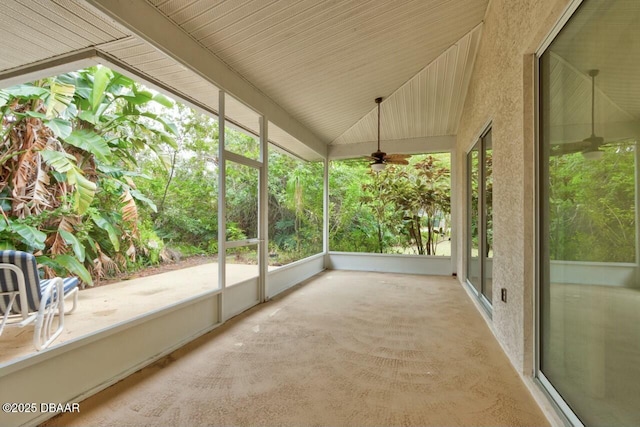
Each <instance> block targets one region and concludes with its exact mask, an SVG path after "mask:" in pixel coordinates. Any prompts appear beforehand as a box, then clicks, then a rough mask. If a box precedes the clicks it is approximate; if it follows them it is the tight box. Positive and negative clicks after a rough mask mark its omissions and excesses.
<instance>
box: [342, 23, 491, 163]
mask: <svg viewBox="0 0 640 427" xmlns="http://www.w3.org/2000/svg"><path fill="white" fill-rule="evenodd" d="M480 35H481V27H480V26H478V27H477V28H475V29H474V30H473V31H471V32H470V33H469V34H467V35H466V36H464V37H463V38H462V39H460V40H459V41H458V42H457V43H456V44H454V45H453V46H451V47H450V48H449V49H447V50H446V51H445V52H444V53H442V54H441V55H440V56H439V57H438V58H437V59H436V60H435V61H433V62H432V63H430V64H429V65H428V66H426V67H425V68H424V69H422V70H421V71H420V72H418V73H417V74H416V75H415V76H414V77H412V78H411V79H410V80H409V81H408V82H406V83H405V84H404V85H402V86H401V87H400V88H399V89H398V90H396V91H395V92H394V93H392V94H391V95H390V96H389V97H387V98H386V99H384V100H383V101H382V104H381V105H380V110H381V111H380V115H381V119H380V122H381V130H380V137H381V139H382V140H384V141H390V140H410V139H415V138H426V137H432V136H443V135H455V134H456V132H457V127H458V122H459V119H460V115H461V113H462V106H463V101H464V96H465V94H466V92H467V87H468V86H469V80H470V76H471V70H472V68H473V67H472V66H473V61H474V59H475V55H476V51H477V49H478V44H479V41H480ZM369 105H370V108H371V110H370V111H369V112H368V113H367V114H366V115H365V116H364V117H363V118H362V119H360V120H359V121H358V122H357V123H356V124H355V125H353V126H352V127H351V128H350V129H348V130H347V131H346V132H344V133H343V134H342V135H340V136H339V137H338V138H336V139H335V140H334V141H333V144H334V145H340V144H355V143H361V142H369V141H376V140H377V129H378V128H377V121H378V113H377V108H376V105H375V103H374V100H373V99H372V100H371V102H370V104H369ZM425 148H426V147H425ZM396 150H401V148H399V147H398V148H396Z"/></svg>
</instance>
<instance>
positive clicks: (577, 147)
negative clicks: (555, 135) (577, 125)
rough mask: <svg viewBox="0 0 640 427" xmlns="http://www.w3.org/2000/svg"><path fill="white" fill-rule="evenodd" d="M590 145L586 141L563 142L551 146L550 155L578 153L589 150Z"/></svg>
mask: <svg viewBox="0 0 640 427" xmlns="http://www.w3.org/2000/svg"><path fill="white" fill-rule="evenodd" d="M590 146H591V144H590V143H589V142H587V141H575V142H565V143H562V144H554V145H552V146H551V155H552V156H560V155H563V154H572V153H580V152H581V151H584V150H586V149H587V148H589V147H590Z"/></svg>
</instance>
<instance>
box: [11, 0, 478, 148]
mask: <svg viewBox="0 0 640 427" xmlns="http://www.w3.org/2000/svg"><path fill="white" fill-rule="evenodd" d="M487 3H488V0H430V1H424V0H415V1H411V0H403V1H386V0H359V1H337V0H336V1H318V0H280V1H274V0H234V1H219V0H147V1H142V0H136V1H131V2H126V1H118V0H86V1H83V0H0V7H1V8H2V11H3V12H2V17H1V18H0V19H1V20H2V25H0V36H1V37H2V39H3V43H2V45H1V46H0V84H2V85H4V86H6V85H7V84H9V83H15V82H16V81H17V80H16V78H17V79H19V78H20V77H19V76H20V75H21V74H24V73H25V72H26V71H34V70H36V71H37V70H38V68H39V67H45V66H46V67H49V66H51V65H56V64H58V65H60V64H64V63H65V61H66V60H68V59H69V58H71V59H73V58H75V56H74V55H80V56H79V57H81V56H82V55H83V53H84V54H86V56H87V57H91V58H93V60H95V61H97V62H105V63H107V64H109V65H116V66H119V67H120V68H119V69H120V70H121V71H125V72H131V73H134V74H137V75H139V76H141V77H143V78H144V79H145V80H147V81H148V82H149V83H151V84H152V85H154V86H155V87H157V88H160V89H165V90H168V91H170V92H173V93H174V94H175V95H178V96H180V97H181V98H183V99H185V100H186V101H188V102H190V103H191V104H192V105H195V106H198V107H200V108H202V109H204V110H208V111H211V112H217V108H218V93H219V89H224V90H225V91H226V92H227V93H229V94H230V95H232V96H233V97H235V98H236V99H232V100H230V101H229V102H228V103H227V106H226V114H227V115H228V116H229V117H230V119H231V120H232V121H234V122H235V123H236V124H238V125H240V126H241V127H244V128H246V129H248V130H252V131H254V132H255V131H257V130H258V120H257V117H258V115H257V114H256V112H255V111H258V112H260V113H264V114H266V115H267V117H268V119H269V120H270V123H271V124H272V125H271V126H270V132H269V137H270V139H271V140H273V141H274V142H276V143H278V144H279V145H282V146H284V147H287V148H289V149H291V150H293V151H296V152H298V154H300V155H301V156H303V157H306V158H317V157H318V156H319V155H323V154H325V153H326V152H327V147H330V148H331V147H334V148H336V147H342V148H344V146H351V147H354V148H353V149H351V150H350V151H349V150H348V151H344V150H343V152H345V153H349V155H354V156H355V155H363V154H366V153H367V152H370V151H372V150H370V148H373V145H370V146H369V145H368V144H370V143H371V144H374V141H375V138H376V134H375V132H376V117H377V116H376V115H375V106H376V105H375V103H374V99H375V98H377V97H379V96H381V97H383V98H384V101H383V104H382V116H383V126H382V138H383V140H384V141H385V142H384V143H385V144H389V145H393V147H391V146H389V147H387V149H388V150H395V151H415V150H422V151H426V150H429V149H430V148H431V147H430V143H432V142H433V141H441V140H438V138H442V137H447V136H449V137H453V136H454V135H455V134H456V132H457V126H458V121H459V118H460V114H461V111H462V107H463V104H464V98H465V94H466V91H467V87H468V84H469V80H470V76H471V72H472V69H473V63H474V59H475V55H476V51H477V49H478V45H479V40H480V37H481V32H482V20H483V17H484V14H485V10H486V7H487ZM36 74H37V73H36ZM29 75H31V74H29ZM33 75H35V74H33ZM249 107H250V108H249ZM403 144H404V145H403ZM329 151H331V150H329Z"/></svg>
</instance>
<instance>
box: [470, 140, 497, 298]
mask: <svg viewBox="0 0 640 427" xmlns="http://www.w3.org/2000/svg"><path fill="white" fill-rule="evenodd" d="M467 171H468V181H467V204H468V206H469V208H468V219H467V281H468V282H469V283H470V284H471V286H472V287H473V289H474V290H475V291H476V293H477V294H478V296H479V297H480V300H481V301H482V302H483V304H484V305H485V306H486V307H487V309H490V307H491V304H492V300H493V297H492V292H493V287H492V271H493V209H492V206H493V203H492V202H493V167H492V144H491V129H488V130H487V131H486V132H485V133H484V134H482V136H481V137H480V139H479V140H478V142H477V143H476V144H475V145H474V146H473V148H472V149H471V151H470V152H469V154H468V155H467Z"/></svg>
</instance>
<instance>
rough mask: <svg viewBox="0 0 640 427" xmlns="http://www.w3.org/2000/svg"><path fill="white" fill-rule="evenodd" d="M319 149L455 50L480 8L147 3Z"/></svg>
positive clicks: (250, 0) (306, 0) (309, 1)
mask: <svg viewBox="0 0 640 427" xmlns="http://www.w3.org/2000/svg"><path fill="white" fill-rule="evenodd" d="M151 3H152V4H154V5H155V6H156V7H157V9H158V10H159V11H160V12H161V13H163V14H164V15H165V16H166V17H167V18H168V19H170V20H171V21H173V22H174V23H175V24H176V25H178V26H180V28H182V30H184V31H185V32H186V33H188V34H189V35H190V36H191V37H193V38H194V39H195V40H197V41H198V42H199V43H200V44H201V45H203V46H205V47H206V48H207V49H208V50H209V51H211V52H212V53H213V54H214V55H216V56H217V57H219V58H220V59H222V61H224V62H225V63H226V64H228V65H229V66H230V67H232V68H233V69H234V70H236V71H237V72H238V73H239V74H240V75H242V76H243V77H244V78H246V79H247V80H248V81H250V82H251V83H252V84H253V85H254V86H256V87H257V88H259V90H260V91H262V92H263V93H265V94H266V95H267V96H269V97H270V98H271V99H273V100H274V101H275V102H276V103H277V104H278V105H280V106H282V107H283V108H284V109H285V110H287V111H289V112H290V113H291V114H293V115H294V116H295V117H296V119H297V120H298V121H299V122H300V123H302V124H303V125H305V126H306V127H307V128H309V129H310V130H311V131H312V132H313V133H315V134H316V135H318V136H319V137H320V138H321V139H323V140H324V141H325V142H327V143H329V142H331V141H333V140H334V139H336V138H337V137H338V136H340V135H341V134H342V133H343V132H345V131H346V130H347V129H349V128H350V127H351V126H353V124H354V123H355V122H357V121H358V120H359V119H360V118H362V117H363V116H364V115H365V114H366V113H367V112H368V111H369V110H370V109H371V100H372V99H374V98H376V97H377V96H387V95H389V94H391V93H392V92H394V91H395V90H396V89H397V88H398V87H400V86H401V85H402V84H404V83H405V82H407V81H408V80H410V79H411V78H412V77H413V76H414V75H415V74H416V73H417V72H419V71H420V70H421V69H423V68H424V67H425V66H426V65H428V64H429V63H431V62H432V61H434V60H435V59H436V58H438V57H439V56H440V55H441V54H442V53H443V52H444V51H446V50H447V49H449V48H450V47H451V46H452V45H454V44H456V43H457V42H458V41H459V40H460V38H462V37H463V36H464V35H465V34H467V33H469V31H471V30H472V29H473V28H475V27H476V26H477V25H478V24H479V23H480V22H481V21H482V19H483V17H484V13H485V9H486V5H487V1H486V0H471V1H470V0H464V1H462V0H455V1H445V0H436V1H394V2H389V1H383V0H369V1H357V2H355V1H347V2H340V1H334V2H319V1H314V0H287V1H271V0H268V1H267V0H242V1H233V2H230V1H227V2H203V1H197V0H192V1H190V2H189V1H185V0H169V1H160V0H156V1H152V2H151Z"/></svg>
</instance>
